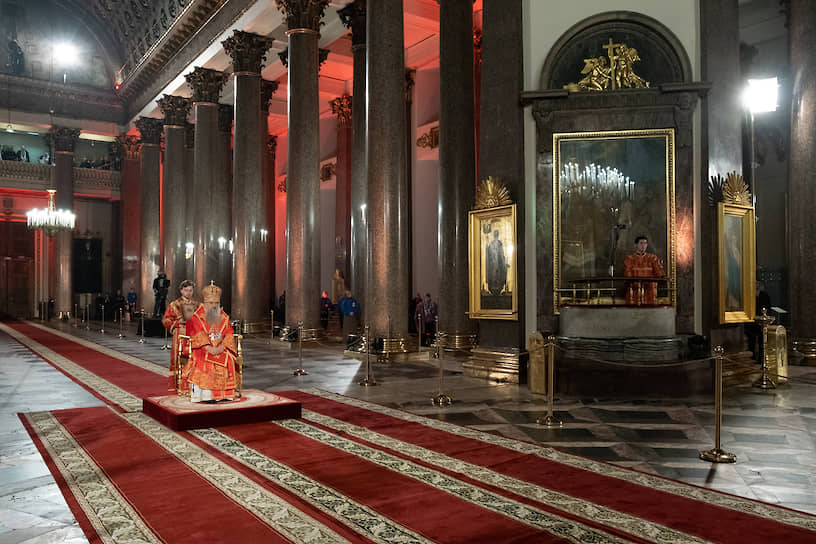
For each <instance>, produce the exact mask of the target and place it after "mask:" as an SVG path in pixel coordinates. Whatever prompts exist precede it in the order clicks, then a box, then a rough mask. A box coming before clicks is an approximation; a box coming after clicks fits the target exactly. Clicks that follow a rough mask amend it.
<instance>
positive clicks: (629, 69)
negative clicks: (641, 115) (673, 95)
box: [564, 38, 649, 92]
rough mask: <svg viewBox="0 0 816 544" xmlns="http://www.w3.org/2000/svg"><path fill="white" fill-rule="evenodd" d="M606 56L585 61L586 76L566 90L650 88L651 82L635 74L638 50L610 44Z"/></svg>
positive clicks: (607, 45) (570, 84) (610, 40)
mask: <svg viewBox="0 0 816 544" xmlns="http://www.w3.org/2000/svg"><path fill="white" fill-rule="evenodd" d="M603 48H604V49H606V56H604V55H601V56H598V57H591V58H588V59H584V68H583V70H581V74H582V75H583V76H584V78H583V79H581V80H580V81H579V82H578V83H568V84H567V85H564V88H565V89H567V90H568V91H570V92H578V91H606V90H610V89H611V90H614V89H622V88H624V87H628V88H638V89H642V88H644V87H648V86H649V82H648V81H646V80H645V79H643V78H642V77H640V76H639V75H637V74H635V70H634V65H635V63H636V62H637V61H639V60H640V56H639V55H638V52H637V49H635V48H634V47H629V46H627V45H626V44H623V43H614V42H613V41H612V38H609V43H608V44H606V45H604V46H603Z"/></svg>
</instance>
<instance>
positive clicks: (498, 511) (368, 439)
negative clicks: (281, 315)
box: [2, 324, 816, 544]
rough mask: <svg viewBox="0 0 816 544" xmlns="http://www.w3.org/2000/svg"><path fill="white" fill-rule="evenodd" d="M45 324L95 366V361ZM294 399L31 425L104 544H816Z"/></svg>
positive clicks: (591, 475)
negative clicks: (276, 404) (215, 414)
mask: <svg viewBox="0 0 816 544" xmlns="http://www.w3.org/2000/svg"><path fill="white" fill-rule="evenodd" d="M29 327H30V325H29ZM32 328H34V329H36V337H37V342H38V343H39V344H40V345H42V346H47V347H50V349H51V350H53V351H54V352H57V353H59V354H63V355H62V356H64V357H69V356H70V358H71V360H72V361H73V362H75V363H76V364H78V365H80V364H81V367H82V368H85V369H86V370H89V369H90V367H87V366H85V365H86V364H88V363H86V361H89V360H92V359H95V358H96V357H98V355H95V354H93V352H94V351H96V350H94V349H93V347H91V346H90V345H88V343H87V342H85V341H82V342H83V343H82V344H79V343H76V342H73V343H74V344H76V345H75V346H68V347H70V349H71V350H75V351H73V352H71V351H69V350H68V347H66V346H62V344H63V343H64V342H66V341H68V340H67V339H66V338H64V337H61V336H57V335H56V334H53V335H51V336H53V338H49V336H48V335H50V334H51V333H47V332H45V331H42V330H41V329H38V328H36V327H32ZM14 329H15V331H17V332H21V333H26V334H27V333H29V332H30V333H32V334H34V333H35V331H31V330H30V329H22V328H18V325H17V324H15V325H14ZM2 330H4V331H6V332H8V330H7V327H2ZM24 340H25V339H21V341H24ZM77 346H79V347H77ZM32 349H33V348H32ZM35 351H36V350H35ZM123 357H124V356H123ZM119 363H121V364H124V365H131V363H128V362H124V361H121V360H120V361H119ZM122 368H126V367H122ZM96 370H99V371H100V372H102V371H103V370H104V369H101V368H96ZM133 371H134V374H136V375H139V374H140V372H143V371H144V369H142V368H139V367H135V368H134V369H133ZM111 372H112V373H111V374H106V377H105V378H104V379H105V380H107V379H108V378H110V379H111V380H114V379H115V380H118V381H117V384H118V385H119V386H121V387H124V386H123V385H122V384H124V383H125V381H126V380H125V378H124V376H122V375H121V374H125V373H126V372H124V371H123V370H122V369H112V370H111ZM75 379H77V378H75ZM156 381H157V387H159V388H160V387H161V386H162V385H163V382H162V381H161V378H160V377H159V376H158V375H156ZM136 382H138V380H136V379H134V383H136ZM142 386H144V384H142ZM281 394H282V395H284V396H286V397H289V398H292V399H295V400H299V401H301V402H302V403H303V408H304V414H303V417H302V418H301V419H297V420H288V421H279V422H266V423H255V424H247V425H237V426H232V427H223V428H221V429H202V430H197V431H189V432H182V433H175V432H173V431H170V430H168V429H167V428H165V427H163V426H161V425H160V424H158V423H157V422H155V421H154V420H152V419H150V418H148V417H147V416H145V415H144V414H141V413H139V412H136V411H132V412H129V411H126V410H124V409H123V407H122V405H118V406H115V407H114V409H112V408H87V409H76V410H64V411H57V412H39V413H34V414H23V415H21V419H22V420H23V422H24V424H25V425H26V428H27V429H28V430H29V432H30V434H31V435H32V437H33V439H34V441H35V443H36V444H37V447H38V448H39V450H40V452H41V453H42V455H43V457H44V458H45V459H46V462H47V464H48V466H49V469H50V470H51V472H52V473H53V474H54V476H55V478H56V479H57V482H58V483H59V485H60V488H61V489H62V490H63V493H64V494H65V496H66V498H67V500H68V503H69V505H70V507H71V508H72V510H73V511H74V513H75V515H76V517H77V520H78V521H79V523H80V525H81V526H82V528H83V530H84V531H85V533H86V534H87V535H88V538H89V540H90V541H91V542H123V543H125V542H127V543H130V542H189V541H193V539H196V538H200V539H205V540H207V541H210V542H227V541H229V542H253V543H254V542H382V543H403V542H444V543H463V542H478V543H481V542H489V543H495V542H501V543H504V542H536V543H538V542H542V543H550V542H553V543H554V542H613V543H614V542H621V543H623V542H638V543H639V542H672V543H673V542H723V543H734V544H750V543H766V542H785V543H786V544H787V543H799V542H801V543H805V542H815V541H816V517H813V516H809V515H807V514H803V513H799V512H795V511H792V510H787V509H784V508H779V507H775V506H771V505H767V504H764V503H759V502H756V501H751V500H746V499H741V498H738V497H734V496H731V495H726V494H722V493H718V492H715V491H711V490H707V489H702V488H698V487H693V486H689V485H686V484H682V483H679V482H674V481H671V480H666V479H664V478H660V477H656V476H652V475H648V474H642V473H639V472H635V471H631V470H626V469H622V468H619V467H615V466H613V465H609V464H606V463H601V462H596V461H591V460H588V459H584V458H581V457H578V456H574V455H570V454H565V453H562V452H558V451H556V450H553V449H551V448H546V447H542V446H538V445H535V444H529V443H524V442H519V441H515V440H510V439H506V438H502V437H498V436H493V435H489V434H485V433H481V432H478V431H474V430H471V429H467V428H463V427H458V426H454V425H450V424H446V423H444V422H439V421H436V420H430V419H427V418H423V417H420V416H415V415H412V414H408V413H406V412H402V411H399V410H393V409H389V408H385V407H382V406H377V405H373V404H370V403H366V402H364V401H359V400H355V399H350V398H347V397H342V396H339V395H335V394H332V393H327V392H323V391H316V390H314V391H310V392H303V391H286V392H281ZM111 404H112V405H113V404H114V403H113V402H111Z"/></svg>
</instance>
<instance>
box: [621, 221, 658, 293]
mask: <svg viewBox="0 0 816 544" xmlns="http://www.w3.org/2000/svg"><path fill="white" fill-rule="evenodd" d="M647 247H649V240H648V239H647V238H646V237H645V236H638V237H637V238H635V252H634V253H632V254H631V255H627V256H626V258H625V259H624V260H623V267H624V272H623V275H624V276H626V277H628V278H663V277H665V275H666V274H665V272H663V267H662V266H661V265H660V260H659V259H658V258H657V255H655V254H654V253H646V248H647ZM626 304H633V305H638V306H639V305H655V304H657V282H656V281H631V282H627V286H626Z"/></svg>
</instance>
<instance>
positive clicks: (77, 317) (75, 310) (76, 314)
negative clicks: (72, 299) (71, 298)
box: [74, 304, 79, 329]
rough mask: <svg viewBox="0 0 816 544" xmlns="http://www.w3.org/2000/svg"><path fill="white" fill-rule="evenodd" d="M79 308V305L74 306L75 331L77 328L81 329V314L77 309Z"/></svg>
mask: <svg viewBox="0 0 816 544" xmlns="http://www.w3.org/2000/svg"><path fill="white" fill-rule="evenodd" d="M78 306H79V305H78V304H74V328H75V329H76V328H77V327H79V322H78V321H77V320H78V319H79V312H77V307H78Z"/></svg>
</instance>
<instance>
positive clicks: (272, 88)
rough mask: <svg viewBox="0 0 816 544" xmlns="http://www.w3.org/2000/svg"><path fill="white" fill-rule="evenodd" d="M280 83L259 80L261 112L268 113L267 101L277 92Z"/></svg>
mask: <svg viewBox="0 0 816 544" xmlns="http://www.w3.org/2000/svg"><path fill="white" fill-rule="evenodd" d="M279 85H280V83H278V82H277V81H269V80H268V79H262V80H261V111H266V112H268V111H269V101H270V100H272V96H273V95H274V94H275V93H276V92H278V86H279Z"/></svg>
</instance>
